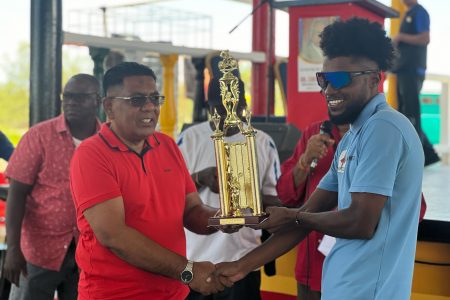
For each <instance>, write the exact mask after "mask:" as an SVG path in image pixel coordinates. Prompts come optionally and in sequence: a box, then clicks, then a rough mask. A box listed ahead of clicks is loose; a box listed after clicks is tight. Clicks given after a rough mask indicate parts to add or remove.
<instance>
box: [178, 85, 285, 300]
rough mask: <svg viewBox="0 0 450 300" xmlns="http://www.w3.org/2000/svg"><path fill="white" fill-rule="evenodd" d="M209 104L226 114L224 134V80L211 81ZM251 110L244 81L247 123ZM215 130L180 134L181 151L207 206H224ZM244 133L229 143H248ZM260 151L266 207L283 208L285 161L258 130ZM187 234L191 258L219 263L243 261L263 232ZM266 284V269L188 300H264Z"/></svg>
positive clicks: (233, 131)
mask: <svg viewBox="0 0 450 300" xmlns="http://www.w3.org/2000/svg"><path fill="white" fill-rule="evenodd" d="M208 104H209V107H210V111H211V113H213V112H214V109H215V110H216V111H217V113H218V114H219V115H220V116H221V122H220V125H219V127H220V129H221V130H222V129H223V120H224V119H225V117H226V110H225V107H224V106H223V104H222V99H221V96H220V85H219V80H218V79H216V78H213V79H211V81H210V84H209V86H208ZM246 107H247V104H246V101H245V91H244V84H243V82H242V81H241V80H239V101H238V105H237V110H236V113H237V115H238V116H239V117H240V118H241V119H243V118H242V114H243V111H244V109H245V108H246ZM213 128H214V129H215V127H214V124H213V123H212V122H211V121H206V122H203V123H200V124H197V125H194V126H192V127H189V128H188V129H186V130H185V131H183V132H182V133H181V134H180V136H179V138H178V141H177V144H178V146H179V147H180V149H181V152H182V154H183V156H184V159H185V161H186V165H187V167H188V170H189V172H190V174H191V176H192V178H193V180H194V182H195V184H196V186H197V189H198V192H199V194H200V198H201V199H202V201H203V203H204V204H206V205H209V206H212V207H217V208H219V194H218V181H217V171H216V160H215V156H214V143H213V141H212V139H211V135H212V134H213ZM238 133H239V129H238V128H230V129H228V130H227V133H226V136H225V142H239V141H245V137H243V136H242V135H241V134H238ZM256 147H257V150H256V151H257V156H258V166H259V179H260V186H261V193H262V194H263V197H262V199H263V204H264V205H265V206H270V205H278V203H279V200H278V198H277V196H276V195H277V193H276V189H275V186H276V182H277V179H278V177H279V176H280V161H279V158H278V152H277V149H276V146H275V143H274V142H273V140H272V138H271V137H270V136H269V135H267V134H266V133H264V132H262V131H257V134H256ZM185 231H186V243H187V257H188V258H189V259H191V260H200V261H204V260H206V261H211V262H213V263H219V262H222V261H230V260H236V259H239V258H240V257H242V256H244V255H245V254H247V253H248V252H249V251H251V250H252V249H254V248H255V247H256V246H258V245H259V244H260V236H261V231H260V230H253V229H251V228H248V227H244V228H242V229H240V230H239V231H238V232H236V233H233V234H225V233H223V232H216V233H213V234H211V235H208V236H205V235H198V234H195V233H193V232H191V231H188V230H185ZM260 283H261V275H260V271H259V270H256V271H254V272H250V274H248V275H247V276H246V277H245V278H244V279H242V280H241V281H239V282H236V283H235V284H234V285H233V287H231V288H226V289H225V290H224V291H222V292H220V293H218V294H214V295H210V296H202V295H201V294H198V293H196V292H194V291H191V293H190V294H189V296H188V298H187V299H188V300H216V299H221V300H222V299H226V300H234V299H252V300H253V299H261V297H260Z"/></svg>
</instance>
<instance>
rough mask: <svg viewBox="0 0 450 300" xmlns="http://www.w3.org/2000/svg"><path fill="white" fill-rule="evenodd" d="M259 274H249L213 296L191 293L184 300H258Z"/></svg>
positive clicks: (257, 272) (259, 297) (259, 295)
mask: <svg viewBox="0 0 450 300" xmlns="http://www.w3.org/2000/svg"><path fill="white" fill-rule="evenodd" d="M260 286H261V272H260V271H255V272H250V274H248V275H247V276H246V277H244V278H243V279H241V280H239V281H238V282H236V283H235V284H234V285H233V286H232V287H231V288H225V290H223V291H222V292H219V293H217V294H214V295H209V296H203V295H202V294H199V293H197V292H195V291H192V290H191V292H190V293H189V295H188V296H187V298H186V300H243V299H245V300H260V299H261V294H260Z"/></svg>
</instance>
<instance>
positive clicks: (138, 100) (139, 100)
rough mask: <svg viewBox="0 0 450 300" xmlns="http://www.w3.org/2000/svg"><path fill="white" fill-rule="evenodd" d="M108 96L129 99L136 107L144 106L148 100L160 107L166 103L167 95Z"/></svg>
mask: <svg viewBox="0 0 450 300" xmlns="http://www.w3.org/2000/svg"><path fill="white" fill-rule="evenodd" d="M108 98H110V99H118V100H124V101H127V102H128V103H129V104H131V105H132V106H134V107H142V106H144V105H145V104H146V103H147V102H150V103H151V104H153V105H154V106H157V107H159V106H160V105H162V104H164V100H165V99H166V97H164V96H162V95H150V96H131V97H108Z"/></svg>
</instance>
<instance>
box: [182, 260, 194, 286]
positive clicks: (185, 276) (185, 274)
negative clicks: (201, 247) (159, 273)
mask: <svg viewBox="0 0 450 300" xmlns="http://www.w3.org/2000/svg"><path fill="white" fill-rule="evenodd" d="M193 266H194V262H193V261H190V260H188V263H187V265H186V267H185V268H184V270H183V271H182V272H181V274H180V279H181V282H183V283H184V284H189V283H190V282H191V281H192V279H194V273H192V267H193Z"/></svg>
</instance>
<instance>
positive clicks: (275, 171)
mask: <svg viewBox="0 0 450 300" xmlns="http://www.w3.org/2000/svg"><path fill="white" fill-rule="evenodd" d="M266 142H267V145H265V147H266V150H267V157H266V158H267V159H266V161H265V164H266V165H265V167H264V174H263V178H262V186H261V190H262V193H263V194H264V195H270V196H276V195H277V190H276V185H277V180H278V177H280V159H279V158H278V152H277V147H276V146H275V142H274V141H273V140H272V138H271V137H270V136H267V140H266ZM258 154H259V153H258Z"/></svg>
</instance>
